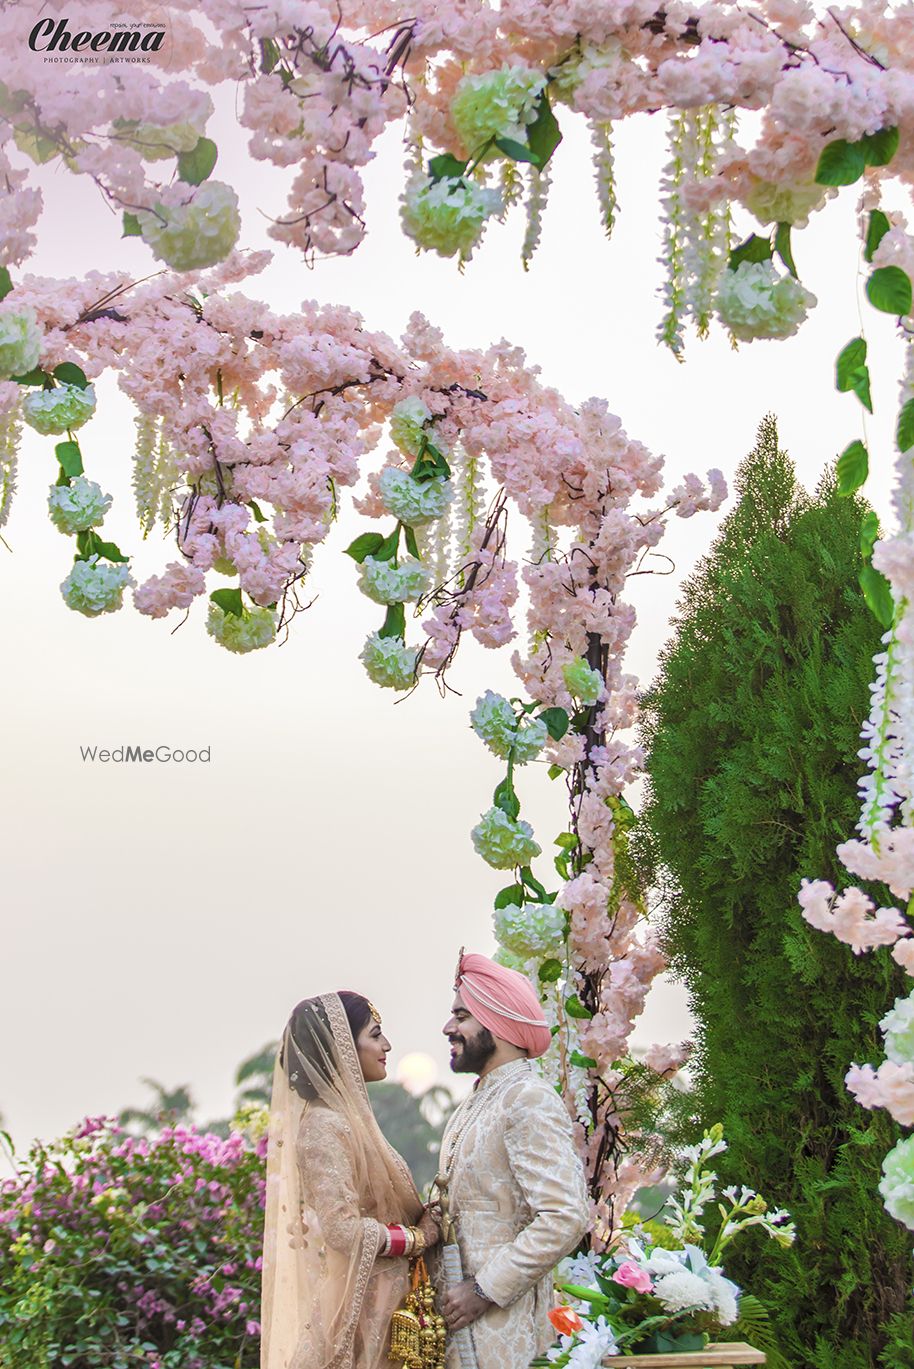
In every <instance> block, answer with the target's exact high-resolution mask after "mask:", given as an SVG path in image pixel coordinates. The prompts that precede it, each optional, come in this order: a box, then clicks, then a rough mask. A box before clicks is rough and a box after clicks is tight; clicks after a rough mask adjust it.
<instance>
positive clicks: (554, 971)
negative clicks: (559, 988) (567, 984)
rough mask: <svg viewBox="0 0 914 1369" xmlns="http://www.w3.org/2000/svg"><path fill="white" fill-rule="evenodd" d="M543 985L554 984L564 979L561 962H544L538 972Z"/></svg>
mask: <svg viewBox="0 0 914 1369" xmlns="http://www.w3.org/2000/svg"><path fill="white" fill-rule="evenodd" d="M537 974H538V975H539V980H540V983H541V984H554V983H555V981H556V980H557V979H561V977H562V962H561V961H560V960H544V961H543V963H542V965H541V966H540V967H539V969H538V970H537Z"/></svg>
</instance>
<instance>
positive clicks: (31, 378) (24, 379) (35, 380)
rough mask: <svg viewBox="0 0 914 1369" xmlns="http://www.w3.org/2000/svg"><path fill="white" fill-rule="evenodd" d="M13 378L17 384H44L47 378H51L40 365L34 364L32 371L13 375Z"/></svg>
mask: <svg viewBox="0 0 914 1369" xmlns="http://www.w3.org/2000/svg"><path fill="white" fill-rule="evenodd" d="M13 380H15V382H16V384H17V385H43V384H44V383H45V381H46V380H50V376H49V375H48V373H47V371H43V370H42V369H41V367H40V366H34V367H33V368H32V370H31V371H25V372H23V374H22V375H21V376H13Z"/></svg>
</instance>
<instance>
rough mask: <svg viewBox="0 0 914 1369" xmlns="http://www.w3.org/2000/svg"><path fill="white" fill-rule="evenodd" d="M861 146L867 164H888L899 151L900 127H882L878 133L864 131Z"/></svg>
mask: <svg viewBox="0 0 914 1369" xmlns="http://www.w3.org/2000/svg"><path fill="white" fill-rule="evenodd" d="M860 146H861V147H862V149H863V155H864V157H865V159H866V164H867V166H888V164H889V162H890V161H891V160H892V158H893V157H894V156H895V153H896V152H897V151H898V129H897V128H880V129H879V130H878V131H877V132H876V133H864V135H863V137H862V138H861V139H860Z"/></svg>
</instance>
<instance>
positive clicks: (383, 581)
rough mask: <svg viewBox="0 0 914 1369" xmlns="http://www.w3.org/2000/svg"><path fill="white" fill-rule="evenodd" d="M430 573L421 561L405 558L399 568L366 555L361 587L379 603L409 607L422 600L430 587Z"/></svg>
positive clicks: (360, 576)
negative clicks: (410, 604)
mask: <svg viewBox="0 0 914 1369" xmlns="http://www.w3.org/2000/svg"><path fill="white" fill-rule="evenodd" d="M428 581H429V572H428V570H427V568H426V567H425V566H423V564H422V562H421V561H417V560H416V559H415V558H414V557H412V556H407V557H404V559H403V560H402V561H401V562H400V564H399V565H398V566H395V565H394V564H393V562H392V561H376V560H375V559H374V557H373V556H366V557H365V560H364V561H363V562H362V568H361V571H360V574H359V588H360V589H361V591H362V593H363V594H367V595H368V597H369V599H373V600H374V602H375V603H376V604H408V603H412V602H413V601H414V600H416V599H420V598H421V597H422V595H423V594H424V593H425V591H426V589H427V588H428Z"/></svg>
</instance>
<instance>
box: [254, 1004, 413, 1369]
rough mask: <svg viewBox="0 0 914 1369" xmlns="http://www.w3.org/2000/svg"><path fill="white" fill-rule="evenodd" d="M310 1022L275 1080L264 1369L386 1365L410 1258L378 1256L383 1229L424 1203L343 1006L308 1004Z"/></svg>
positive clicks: (289, 1042) (284, 1052)
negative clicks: (384, 1120)
mask: <svg viewBox="0 0 914 1369" xmlns="http://www.w3.org/2000/svg"><path fill="white" fill-rule="evenodd" d="M301 1020H302V1019H301V1017H299V1018H298V1019H297V1021H298V1023H299V1024H300V1023H301ZM305 1021H306V1026H305V1028H304V1029H303V1028H302V1026H301V1025H299V1027H298V1031H299V1035H303V1034H305V1032H306V1033H307V1036H306V1039H305V1040H301V1041H296V1040H295V1038H294V1037H293V1035H292V1031H291V1023H290V1024H289V1025H288V1026H287V1027H286V1029H285V1032H284V1034H283V1041H282V1049H281V1051H280V1054H279V1056H278V1057H277V1061H276V1068H275V1070H274V1074H273V1100H272V1108H271V1116H270V1135H269V1150H268V1153H267V1188H266V1221H265V1229H264V1250H263V1298H262V1308H261V1324H262V1349H261V1360H260V1363H261V1369H381V1366H382V1365H385V1364H386V1362H387V1345H388V1336H389V1331H390V1320H391V1317H392V1315H393V1313H394V1311H395V1310H396V1308H397V1307H398V1306H399V1305H400V1303H401V1302H402V1301H403V1299H404V1297H405V1295H406V1292H407V1280H408V1265H407V1261H406V1260H405V1259H403V1258H390V1257H385V1256H381V1255H379V1251H380V1250H382V1249H383V1248H384V1243H385V1240H384V1238H385V1232H384V1228H385V1226H388V1225H391V1224H394V1223H402V1224H406V1225H409V1224H412V1223H414V1222H416V1221H417V1220H418V1218H419V1216H420V1214H421V1211H422V1203H421V1200H420V1198H419V1195H418V1193H417V1191H416V1186H415V1184H414V1183H413V1179H412V1176H411V1174H410V1172H409V1169H408V1168H407V1166H406V1164H405V1162H404V1161H403V1159H402V1157H401V1156H399V1155H398V1154H397V1152H396V1151H395V1150H394V1149H393V1147H392V1146H390V1145H388V1143H387V1141H386V1140H385V1139H384V1137H383V1135H382V1134H381V1130H380V1128H379V1126H378V1124H377V1121H376V1120H375V1116H374V1113H373V1112H372V1109H371V1104H370V1102H369V1099H368V1093H367V1090H366V1088H365V1084H364V1081H363V1079H362V1072H361V1069H360V1067H359V1061H358V1056H357V1054H356V1048H355V1042H354V1041H353V1038H352V1032H351V1031H350V1028H349V1023H348V1020H347V1018H346V1014H345V1011H344V1009H343V1005H342V1003H341V1002H340V999H339V998H338V997H337V995H336V994H323V995H322V996H321V997H320V998H314V999H311V1000H309V1003H308V1006H307V1010H306V1013H305ZM302 1087H303V1088H304V1092H305V1093H306V1094H307V1095H308V1096H307V1097H302V1096H301V1093H300V1092H299V1089H302Z"/></svg>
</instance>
